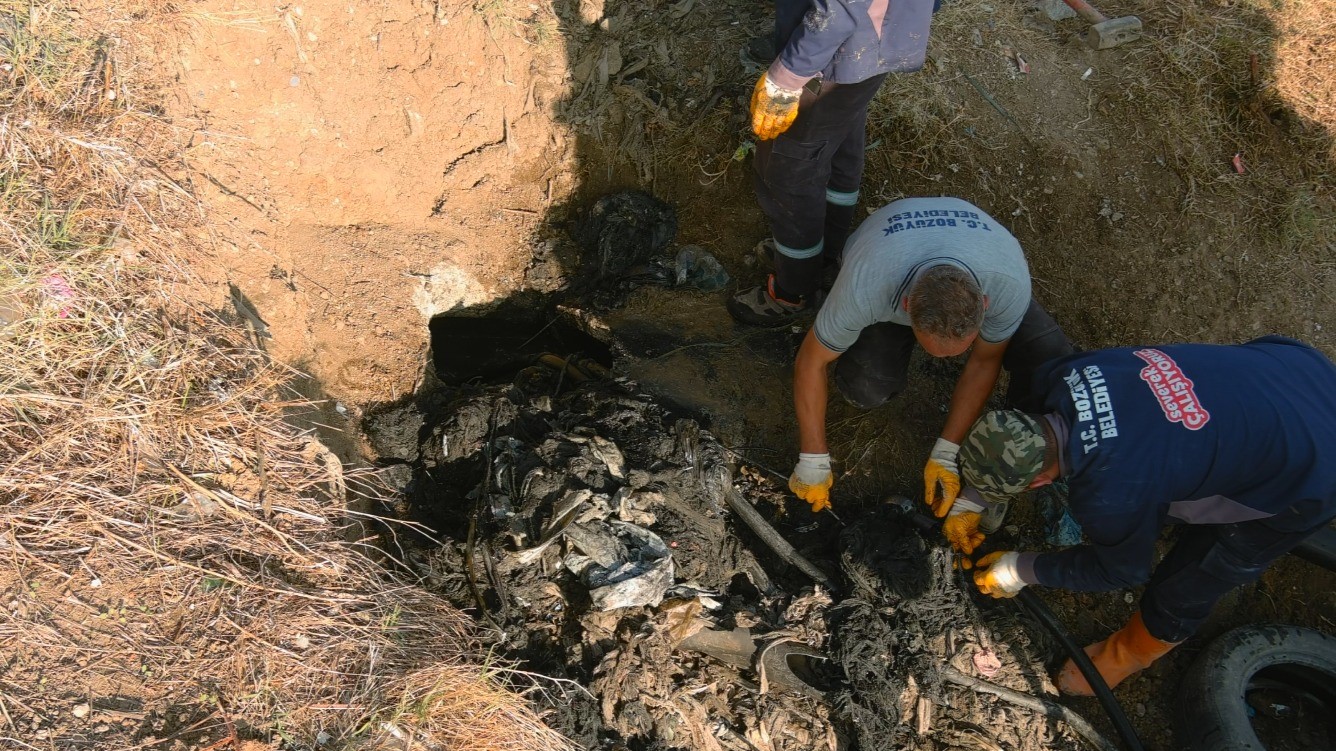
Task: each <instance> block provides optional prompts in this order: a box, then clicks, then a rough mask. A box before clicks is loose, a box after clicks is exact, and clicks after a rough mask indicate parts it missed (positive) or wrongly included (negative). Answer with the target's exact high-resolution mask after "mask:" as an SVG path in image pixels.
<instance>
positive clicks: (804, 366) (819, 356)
mask: <svg viewBox="0 0 1336 751" xmlns="http://www.w3.org/2000/svg"><path fill="white" fill-rule="evenodd" d="M839 356H840V353H838V352H835V351H832V350H830V349H827V348H826V346H825V345H824V344H822V343H821V342H820V341H818V340H817V338H816V333H815V330H811V331H808V332H807V336H806V337H805V338H804V339H803V343H802V346H801V347H799V348H798V359H797V360H796V361H795V362H794V364H793V409H794V411H795V412H796V413H797V416H798V450H799V451H801V452H803V453H804V454H826V453H830V449H829V447H827V446H826V399H827V398H828V396H829V390H828V387H827V385H826V369H827V368H828V367H829V366H830V364H831V363H832V362H834V361H835V360H836V359H837V358H838V357H839Z"/></svg>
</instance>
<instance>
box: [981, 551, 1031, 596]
mask: <svg viewBox="0 0 1336 751" xmlns="http://www.w3.org/2000/svg"><path fill="white" fill-rule="evenodd" d="M1020 557H1021V554H1020V553H1017V552H1015V551H1013V550H1009V551H1007V552H1005V553H1004V552H1001V551H998V552H996V553H989V554H988V555H986V556H984V557H982V558H980V559H979V562H978V563H977V564H976V565H977V566H978V569H976V570H975V572H974V586H976V587H978V588H979V591H980V592H983V593H984V594H986V595H988V596H990V597H1015V596H1016V593H1017V592H1020V591H1021V590H1022V589H1025V582H1023V581H1021V574H1020V571H1019V570H1017V568H1016V561H1017V560H1018V559H1019V558H1020Z"/></svg>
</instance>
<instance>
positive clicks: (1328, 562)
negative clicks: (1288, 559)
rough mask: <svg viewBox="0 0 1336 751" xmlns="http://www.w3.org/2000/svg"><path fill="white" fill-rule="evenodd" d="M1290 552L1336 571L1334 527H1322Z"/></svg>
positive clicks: (1335, 533)
mask: <svg viewBox="0 0 1336 751" xmlns="http://www.w3.org/2000/svg"><path fill="white" fill-rule="evenodd" d="M1290 553H1291V554H1292V555H1295V556H1298V557H1299V558H1302V559H1304V560H1305V561H1308V562H1309V563H1316V564H1317V565H1319V566H1321V567H1322V568H1325V569H1326V570H1328V571H1336V529H1333V528H1332V527H1323V528H1322V529H1320V530H1318V531H1317V532H1316V533H1315V534H1314V535H1313V536H1312V537H1309V538H1308V539H1307V540H1304V541H1303V542H1301V543H1299V544H1298V545H1297V546H1295V548H1294V549H1293V550H1291V551H1290Z"/></svg>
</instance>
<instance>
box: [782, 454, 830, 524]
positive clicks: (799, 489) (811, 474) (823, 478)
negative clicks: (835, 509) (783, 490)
mask: <svg viewBox="0 0 1336 751" xmlns="http://www.w3.org/2000/svg"><path fill="white" fill-rule="evenodd" d="M834 484H835V476H834V475H832V474H831V473H830V454H798V465H797V466H795V467H794V468H793V474H792V475H790V476H789V490H792V491H793V494H794V495H796V496H798V497H799V498H801V499H803V500H804V501H807V502H808V503H809V504H811V506H812V513H814V514H815V513H817V512H819V511H822V510H824V509H828V508H830V486H831V485H834Z"/></svg>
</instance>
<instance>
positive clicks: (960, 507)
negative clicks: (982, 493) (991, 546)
mask: <svg viewBox="0 0 1336 751" xmlns="http://www.w3.org/2000/svg"><path fill="white" fill-rule="evenodd" d="M982 511H983V507H982V506H980V505H979V504H977V503H975V502H973V501H971V500H969V499H968V498H966V497H965V496H963V495H962V496H960V497H958V498H956V502H955V503H954V504H952V506H951V513H949V514H947V516H946V522H945V523H944V524H943V525H942V532H943V533H944V534H945V535H946V541H947V542H949V543H951V548H952V549H953V550H955V551H956V553H958V554H959V555H960V560H959V563H960V567H961V568H963V569H968V568H970V567H971V566H972V565H973V564H971V563H970V555H971V554H973V553H974V551H975V550H976V549H978V547H979V546H980V545H982V544H983V540H984V534H983V532H980V531H979V520H980V519H981V518H982V517H983V515H982V514H981V513H980V512H982Z"/></svg>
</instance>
